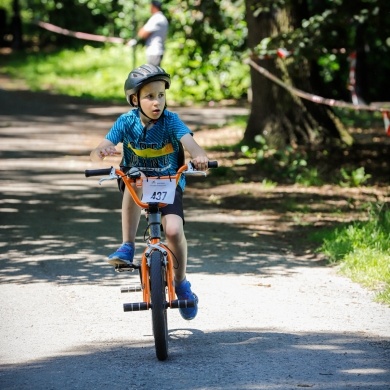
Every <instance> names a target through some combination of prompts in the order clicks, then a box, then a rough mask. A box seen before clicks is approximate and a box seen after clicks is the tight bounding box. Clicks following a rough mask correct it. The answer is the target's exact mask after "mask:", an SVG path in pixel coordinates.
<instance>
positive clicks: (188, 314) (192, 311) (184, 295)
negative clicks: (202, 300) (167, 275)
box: [175, 279, 199, 321]
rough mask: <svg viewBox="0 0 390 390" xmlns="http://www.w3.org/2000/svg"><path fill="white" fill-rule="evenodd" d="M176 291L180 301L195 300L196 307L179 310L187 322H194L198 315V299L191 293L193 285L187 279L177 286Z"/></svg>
mask: <svg viewBox="0 0 390 390" xmlns="http://www.w3.org/2000/svg"><path fill="white" fill-rule="evenodd" d="M175 291H176V295H177V298H178V299H194V300H195V306H194V307H188V308H186V309H182V308H179V312H180V315H181V316H182V317H183V318H184V319H185V320H188V321H189V320H193V319H194V318H195V317H196V315H197V314H198V301H199V299H198V297H197V296H196V294H194V293H193V292H192V291H191V283H190V282H189V281H187V280H186V279H185V280H184V281H183V282H181V283H180V284H179V285H178V286H175Z"/></svg>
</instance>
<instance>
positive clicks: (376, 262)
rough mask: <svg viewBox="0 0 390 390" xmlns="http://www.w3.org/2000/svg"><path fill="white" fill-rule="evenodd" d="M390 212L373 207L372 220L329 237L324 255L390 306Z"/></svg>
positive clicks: (325, 239)
mask: <svg viewBox="0 0 390 390" xmlns="http://www.w3.org/2000/svg"><path fill="white" fill-rule="evenodd" d="M389 232H390V210H389V209H388V208H387V207H386V206H385V205H381V206H378V205H371V206H370V208H369V210H368V219H367V221H364V222H356V223H353V224H350V225H347V226H345V227H343V228H341V229H336V230H333V231H331V232H328V233H327V234H325V237H324V240H323V244H322V246H321V247H320V249H319V250H320V252H322V253H323V254H325V255H326V256H327V258H328V259H329V261H330V262H331V263H337V264H340V272H342V273H343V274H344V275H346V276H348V277H349V278H351V279H352V280H353V281H355V282H357V283H360V284H361V285H363V286H365V287H367V288H370V289H373V290H375V291H376V300H377V301H379V302H382V303H386V304H388V305H390V234H389Z"/></svg>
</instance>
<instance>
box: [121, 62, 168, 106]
mask: <svg viewBox="0 0 390 390" xmlns="http://www.w3.org/2000/svg"><path fill="white" fill-rule="evenodd" d="M152 81H164V82H165V89H169V86H170V85H171V76H170V75H169V74H168V73H167V72H165V70H164V69H163V68H160V67H159V66H155V65H149V64H146V65H142V66H140V67H139V68H136V69H134V70H132V71H131V72H130V73H129V75H128V77H127V80H126V81H125V94H126V99H127V101H128V102H129V104H130V105H132V106H133V107H134V104H133V102H132V101H131V95H134V94H136V93H137V92H138V91H139V90H140V89H141V88H142V87H143V86H144V85H146V84H148V83H151V82H152Z"/></svg>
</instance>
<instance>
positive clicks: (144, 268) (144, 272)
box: [115, 165, 188, 307]
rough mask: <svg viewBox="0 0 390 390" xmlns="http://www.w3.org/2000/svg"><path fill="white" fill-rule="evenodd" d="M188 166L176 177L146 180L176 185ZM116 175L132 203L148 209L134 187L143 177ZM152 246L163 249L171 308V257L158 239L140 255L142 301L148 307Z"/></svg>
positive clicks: (119, 172)
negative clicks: (172, 181) (160, 180)
mask: <svg viewBox="0 0 390 390" xmlns="http://www.w3.org/2000/svg"><path fill="white" fill-rule="evenodd" d="M187 168H188V166H187V165H183V166H182V167H180V169H179V170H178V171H177V173H176V175H173V176H159V177H148V179H175V180H176V185H177V183H178V182H179V180H180V177H181V175H182V173H183V172H184V171H185V170H187ZM115 173H116V175H118V176H120V177H121V178H122V180H123V182H124V183H125V185H126V188H127V190H128V191H129V192H130V195H131V197H132V198H133V200H134V202H135V203H136V204H137V205H138V206H139V207H141V208H142V209H146V210H147V209H148V208H149V204H148V203H145V202H142V200H141V199H140V198H139V196H138V194H137V192H136V190H135V189H134V185H135V187H138V188H142V181H143V180H144V178H143V177H139V178H137V179H132V178H130V177H128V176H127V175H126V174H125V173H123V172H122V171H121V170H119V169H115ZM166 205H167V204H166V203H158V208H161V207H164V206H166ZM153 246H158V247H160V248H161V249H163V253H164V258H166V259H167V266H166V281H167V287H168V300H169V306H170V307H171V303H172V301H173V300H174V299H175V288H174V282H173V256H172V254H171V252H170V250H169V249H168V248H167V247H166V245H165V244H163V243H162V242H161V239H160V238H151V239H150V242H149V245H148V247H147V248H145V250H144V252H143V254H142V260H141V280H142V291H143V300H144V302H145V303H146V304H147V305H148V306H149V304H150V300H151V299H150V286H149V283H148V280H149V267H148V259H147V257H148V254H149V253H151V252H152V251H153V249H151V250H150V248H151V247H152V248H153Z"/></svg>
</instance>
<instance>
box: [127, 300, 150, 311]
mask: <svg viewBox="0 0 390 390" xmlns="http://www.w3.org/2000/svg"><path fill="white" fill-rule="evenodd" d="M150 308H151V305H150V304H149V303H148V302H135V303H124V304H123V311H141V310H149V309H150Z"/></svg>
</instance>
